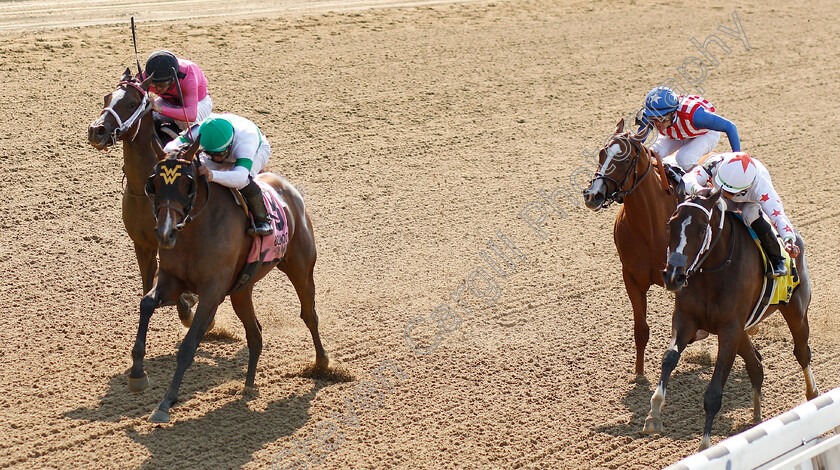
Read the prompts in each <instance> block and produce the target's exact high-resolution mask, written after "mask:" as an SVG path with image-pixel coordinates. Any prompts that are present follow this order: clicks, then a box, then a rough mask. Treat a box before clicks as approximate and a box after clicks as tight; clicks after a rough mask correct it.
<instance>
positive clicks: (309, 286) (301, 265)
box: [284, 245, 330, 370]
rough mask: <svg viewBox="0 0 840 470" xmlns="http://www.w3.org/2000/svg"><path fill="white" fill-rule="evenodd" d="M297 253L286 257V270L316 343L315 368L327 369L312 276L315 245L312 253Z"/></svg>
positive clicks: (302, 314) (301, 313)
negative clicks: (319, 332)
mask: <svg viewBox="0 0 840 470" xmlns="http://www.w3.org/2000/svg"><path fill="white" fill-rule="evenodd" d="M290 251H291V250H290ZM301 251H303V250H301ZM295 255H296V256H288V257H287V258H286V267H285V269H284V271H285V272H286V274H287V275H288V276H289V280H290V281H292V285H293V286H294V287H295V291H297V295H298V298H299V299H300V317H301V318H302V319H303V322H304V323H305V324H306V326H307V328H309V332H310V333H311V334H312V342H313V343H314V344H315V368H316V369H318V370H326V368H327V365H329V362H330V361H329V358H328V357H327V353H326V351H324V346H322V345H321V336H320V335H319V334H318V314H317V313H315V280H314V279H313V276H312V274H313V271H314V270H315V248H314V245H313V246H312V249H311V252H310V253H300V252H296V253H295Z"/></svg>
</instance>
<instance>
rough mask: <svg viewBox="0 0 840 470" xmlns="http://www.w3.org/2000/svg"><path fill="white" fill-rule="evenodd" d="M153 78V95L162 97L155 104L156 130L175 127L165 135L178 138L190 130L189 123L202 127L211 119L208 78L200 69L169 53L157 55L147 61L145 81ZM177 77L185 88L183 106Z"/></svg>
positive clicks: (153, 54)
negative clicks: (170, 126)
mask: <svg viewBox="0 0 840 470" xmlns="http://www.w3.org/2000/svg"><path fill="white" fill-rule="evenodd" d="M150 75H151V76H152V83H151V85H150V86H149V91H151V92H152V93H154V94H156V95H158V98H157V99H155V100H154V101H152V110H153V111H154V119H155V122H156V124H157V125H156V128H160V127H161V126H160V124H159V123H161V122H163V123H175V124H176V125H177V126H178V129H172V131H173V132H167V131H166V127H165V126H164V131H163V132H166V133H167V134H169V135H170V137H171V138H174V137H177V136H178V134H179V133H180V131H182V130H185V129H186V128H187V127H188V126H189V124H188V123H190V124H196V123H200V122H201V121H203V120H204V118H206V117H207V116H209V115H210V112H211V111H212V110H213V100H212V99H210V95H209V94H208V93H207V78H206V77H205V76H204V72H203V71H202V70H201V68H199V67H198V65H196V64H195V63H193V62H191V61H189V60H186V59H179V58H177V57H175V55H174V54H173V53H171V52H169V51H165V50H161V51H155V52H153V53H152V54H151V55H150V56H149V58H148V59H147V60H146V70H145V71H144V73H143V78H144V79H145V78H147V77H148V76H150ZM176 77H177V79H178V82H179V83H178V84H180V86H181V93H182V94H183V102H182V100H181V97H180V96H179V94H178V84H176V83H175V79H176Z"/></svg>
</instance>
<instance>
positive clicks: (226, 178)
mask: <svg viewBox="0 0 840 470" xmlns="http://www.w3.org/2000/svg"><path fill="white" fill-rule="evenodd" d="M239 163H240V162H239V160H237V161H236V165H235V166H234V167H233V168H231V169H230V170H227V171H224V170H221V171H220V170H212V171H211V173H213V182H214V183H219V184H221V185H222V186H227V187H228V188H235V189H242V188H244V187H245V186H247V185H248V176H249V175H250V173H251V171H250V169H249V168H246V167H245V166H242V165H240V164H239Z"/></svg>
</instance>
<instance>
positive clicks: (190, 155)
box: [181, 134, 201, 162]
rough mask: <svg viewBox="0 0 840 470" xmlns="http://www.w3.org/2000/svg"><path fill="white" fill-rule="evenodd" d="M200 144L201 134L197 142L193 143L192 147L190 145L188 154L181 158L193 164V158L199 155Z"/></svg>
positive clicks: (185, 153)
mask: <svg viewBox="0 0 840 470" xmlns="http://www.w3.org/2000/svg"><path fill="white" fill-rule="evenodd" d="M200 143H201V134H199V135H198V137H196V139H195V142H193V143H192V145H190V147H189V148H188V149H187V151H186V152H184V155H183V156H181V158H183V159H184V160H186V161H188V162H192V160H193V158H195V155H196V154H197V153H198V147H199V144H200Z"/></svg>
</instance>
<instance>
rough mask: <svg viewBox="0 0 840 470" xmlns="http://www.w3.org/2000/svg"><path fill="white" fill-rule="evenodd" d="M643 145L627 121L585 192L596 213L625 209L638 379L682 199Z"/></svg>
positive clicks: (624, 250)
mask: <svg viewBox="0 0 840 470" xmlns="http://www.w3.org/2000/svg"><path fill="white" fill-rule="evenodd" d="M643 142H644V137H643V136H642V135H637V134H631V133H630V132H629V131H624V119H622V120H620V121H619V122H618V125H617V126H616V128H615V133H614V134H613V135H612V137H611V138H610V139H609V140H608V141H607V144H606V145H605V146H604V148H603V149H601V151H600V152H599V154H598V158H599V166H598V170H597V171H596V172H595V176H594V178H593V179H592V181H591V182H590V183H589V186H588V187H587V188H586V189H585V190H584V191H583V197H584V203H585V204H586V207H588V208H590V209H592V210H593V211H598V210H600V209H602V208H604V207H607V206H609V205H610V204H611V203H613V202H618V203H622V202H623V203H624V204H623V205H622V206H621V208H620V209H619V210H618V215H616V217H615V225H614V228H613V240H614V241H615V247H616V248H617V249H618V257H619V259H620V260H621V273H622V277H623V279H624V288H625V289H626V290H627V296H628V297H630V304H631V305H632V307H633V338H634V340H635V342H636V375H637V376H641V375H643V374H644V373H645V347H646V346H647V343H648V339H649V337H650V327H649V326H648V323H647V292H648V290H649V289H650V286H652V285H654V284H656V285H659V286H662V285H663V281H662V270H663V268H664V267H665V248H666V247H667V245H668V233H667V230H666V228H667V227H666V225H665V224H666V222H667V221H668V217H670V216H671V214H672V213H673V212H674V208H675V207H676V206H677V196H676V195H675V194H673V191H672V190H671V189H670V185H669V184H668V183H667V178H666V176H665V170H664V166H663V165H662V162H661V160H660V159H659V156H658V155H656V154H655V153H654V152H652V151H651V150H649V149H647V148H646V147H645V146H644V144H643ZM654 161H656V163H654ZM654 167H656V169H657V170H658V173H659V175H658V176H659V177H656V176H654V175H653V174H652V173H656V171H655V170H654Z"/></svg>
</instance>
